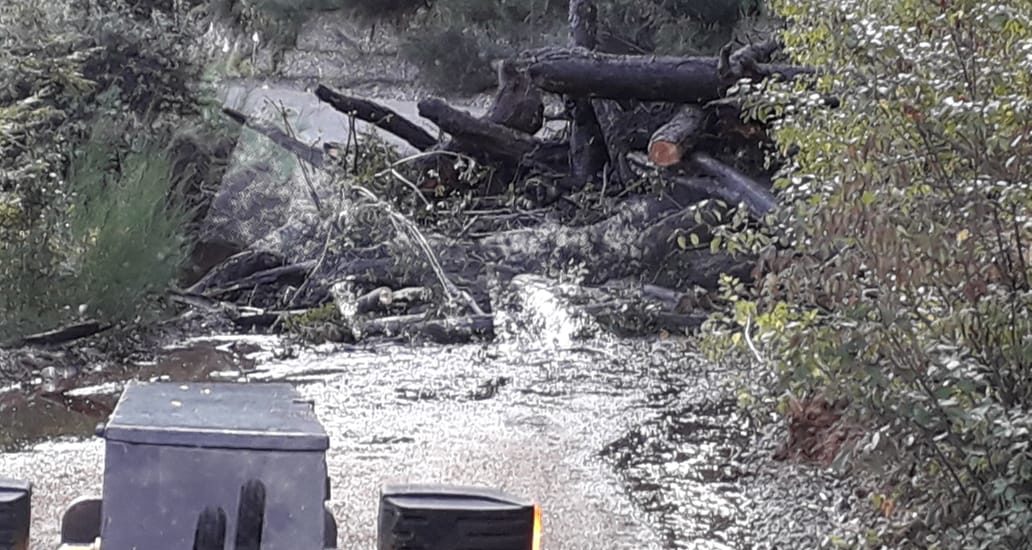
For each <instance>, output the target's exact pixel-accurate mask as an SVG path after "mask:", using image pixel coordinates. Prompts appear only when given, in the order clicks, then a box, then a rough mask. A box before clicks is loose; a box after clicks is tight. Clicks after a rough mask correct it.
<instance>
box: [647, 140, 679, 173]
mask: <svg viewBox="0 0 1032 550" xmlns="http://www.w3.org/2000/svg"><path fill="white" fill-rule="evenodd" d="M682 158H684V151H682V150H681V146H680V145H678V144H676V143H672V142H669V141H653V142H652V143H650V144H649V160H650V161H651V162H652V164H655V165H656V166H662V167H664V168H666V167H668V166H673V165H675V164H677V163H679V162H681V159H682Z"/></svg>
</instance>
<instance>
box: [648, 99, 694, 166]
mask: <svg viewBox="0 0 1032 550" xmlns="http://www.w3.org/2000/svg"><path fill="white" fill-rule="evenodd" d="M705 120H706V113H705V111H703V110H702V108H700V107H699V106H697V105H685V106H684V107H682V108H681V110H680V111H678V112H677V114H676V115H674V118H672V119H670V122H668V123H666V124H664V125H663V126H661V127H660V128H659V129H658V130H656V132H655V133H653V134H652V139H651V140H650V141H649V160H650V161H652V163H653V164H655V165H656V166H662V167H667V166H673V165H675V164H679V163H680V162H681V160H682V159H683V158H684V155H685V153H687V152H688V151H689V150H691V148H692V146H693V145H694V144H695V142H696V141H697V140H698V137H699V132H701V131H702V126H703V122H705Z"/></svg>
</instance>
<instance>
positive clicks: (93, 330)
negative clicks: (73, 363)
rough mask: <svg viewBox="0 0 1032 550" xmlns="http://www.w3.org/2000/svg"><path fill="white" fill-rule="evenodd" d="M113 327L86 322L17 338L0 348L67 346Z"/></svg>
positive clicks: (1, 344) (95, 322)
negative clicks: (69, 343)
mask: <svg viewBox="0 0 1032 550" xmlns="http://www.w3.org/2000/svg"><path fill="white" fill-rule="evenodd" d="M111 327H112V325H111V324H107V323H101V322H99V321H84V322H82V323H75V324H72V325H68V326H64V327H60V328H56V329H54V330H48V331H46V332H38V333H36V334H30V335H28V336H23V337H21V338H17V339H15V340H13V341H10V342H2V343H0V348H16V347H21V346H56V345H59V344H66V343H68V342H72V341H75V340H79V339H82V338H88V337H90V336H93V335H95V334H99V333H101V332H104V331H106V330H108V329H110V328H111Z"/></svg>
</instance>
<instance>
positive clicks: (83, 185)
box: [0, 0, 228, 334]
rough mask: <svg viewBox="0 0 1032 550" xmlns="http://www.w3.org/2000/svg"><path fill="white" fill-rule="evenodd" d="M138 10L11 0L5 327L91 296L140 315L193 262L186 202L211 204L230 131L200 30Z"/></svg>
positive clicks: (70, 313) (1, 230) (73, 311)
mask: <svg viewBox="0 0 1032 550" xmlns="http://www.w3.org/2000/svg"><path fill="white" fill-rule="evenodd" d="M137 7H138V6H135V5H133V6H130V5H128V4H127V3H123V2H120V1H105V0H88V1H74V0H57V1H54V2H47V3H37V2H29V1H27V0H26V1H18V2H5V3H4V4H3V5H2V6H0V29H2V32H0V81H2V82H3V84H0V146H2V149H3V151H4V153H3V155H2V157H0V284H2V285H3V288H4V289H5V293H4V297H3V299H0V332H3V333H5V334H11V333H12V332H13V333H15V334H17V333H23V332H25V331H29V330H37V329H41V328H47V327H51V326H53V325H54V324H56V323H60V322H64V321H67V320H70V319H72V318H75V317H76V316H77V315H79V311H78V306H79V305H83V304H84V305H85V306H86V312H87V314H89V315H91V316H94V317H97V318H100V319H101V320H110V321H118V320H124V319H129V318H132V317H135V316H136V315H137V314H138V313H140V312H141V311H142V310H143V309H144V306H145V305H146V304H144V303H142V302H141V300H142V298H143V297H144V296H145V295H147V294H148V293H150V291H152V290H154V289H156V288H162V287H164V286H166V285H167V284H169V282H171V281H172V277H173V275H174V272H175V269H176V267H177V266H178V264H179V262H180V261H181V259H182V257H181V256H182V247H183V246H184V243H183V239H184V232H183V231H184V230H185V229H186V228H187V227H186V222H187V221H189V220H190V218H189V217H186V215H187V214H188V213H189V211H190V209H189V208H187V207H186V206H185V204H186V203H185V202H182V201H188V202H189V204H191V205H196V204H199V203H200V202H203V197H201V195H200V194H199V190H200V189H202V188H205V187H207V184H210V182H211V181H215V180H217V179H219V178H220V169H221V168H220V167H219V166H218V163H217V162H215V159H213V158H211V157H210V156H209V155H214V154H218V148H220V147H222V148H223V149H225V147H224V145H225V143H226V139H227V138H228V136H226V135H224V134H222V133H218V132H214V131H212V128H213V125H211V124H209V122H210V121H211V114H210V113H211V110H210V105H209V104H208V102H207V100H205V99H204V98H205V97H206V96H205V95H204V94H205V91H204V89H203V88H200V87H199V85H198V82H199V80H200V68H199V67H198V66H197V64H196V63H194V62H193V61H191V59H192V55H193V51H192V50H191V41H190V39H191V36H190V34H189V33H188V32H186V31H185V29H184V28H182V27H180V26H178V25H177V24H176V23H175V22H173V21H172V20H171V19H170V18H167V17H162V16H159V15H157V14H155V15H154V16H153V17H149V18H144V17H141V16H140V14H139V13H138V12H137V11H135V10H136V8H137ZM98 128H109V129H112V128H117V129H118V130H117V131H113V130H109V131H106V132H101V133H98V132H100V131H99V130H98ZM157 143H162V144H170V147H169V148H168V149H165V148H161V149H156V148H155V146H154V145H147V144H157ZM191 144H192V145H194V146H193V147H191V146H190V145H191ZM82 155H85V157H83V156H82ZM99 158H113V159H116V160H114V161H112V162H110V163H106V164H105V163H98V162H95V161H96V160H97V159H99ZM87 161H88V162H87ZM84 162H85V163H86V164H83V163H84ZM173 172H174V173H176V174H182V175H183V176H184V177H183V181H182V183H183V187H182V189H181V190H180V191H175V190H173V189H172V188H171V187H170V186H171V185H172V183H173V182H172V178H171V174H172V173H173ZM187 195H189V196H187ZM173 197H174V200H173ZM159 206H160V207H159ZM173 225H177V226H178V227H176V228H173V227H172V226H173Z"/></svg>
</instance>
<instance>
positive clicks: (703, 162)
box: [691, 152, 777, 218]
mask: <svg viewBox="0 0 1032 550" xmlns="http://www.w3.org/2000/svg"><path fill="white" fill-rule="evenodd" d="M691 163H692V165H693V166H695V167H696V168H698V169H699V170H700V171H702V172H703V173H704V174H706V175H709V176H712V177H713V178H716V179H717V180H718V181H719V182H720V183H721V185H720V186H719V188H718V190H717V191H716V195H717V196H718V197H719V198H721V199H723V200H724V201H725V202H728V203H729V204H731V205H738V204H745V206H746V207H747V208H748V209H749V212H750V214H752V215H753V217H755V218H762V217H764V216H766V215H767V214H769V213H770V212H771V211H772V210H774V207H775V206H777V199H775V198H774V194H773V193H771V192H770V189H768V188H767V187H765V186H764V185H762V184H760V183H759V182H757V181H756V180H754V179H753V178H751V177H749V176H747V175H745V174H743V173H741V172H739V171H738V170H736V169H734V168H732V167H731V166H728V165H726V164H724V163H723V162H720V161H719V160H717V159H715V158H713V157H711V156H709V155H707V154H706V153H702V152H699V153H694V154H693V155H692V158H691Z"/></svg>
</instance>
